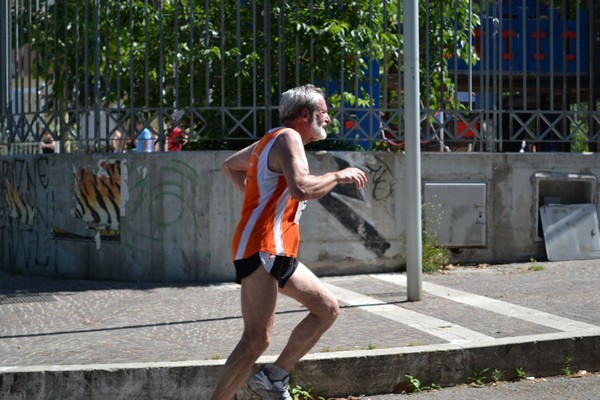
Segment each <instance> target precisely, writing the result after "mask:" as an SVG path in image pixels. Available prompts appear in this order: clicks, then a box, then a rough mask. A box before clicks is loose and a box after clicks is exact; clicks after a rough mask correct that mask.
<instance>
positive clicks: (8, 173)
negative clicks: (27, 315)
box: [0, 157, 56, 267]
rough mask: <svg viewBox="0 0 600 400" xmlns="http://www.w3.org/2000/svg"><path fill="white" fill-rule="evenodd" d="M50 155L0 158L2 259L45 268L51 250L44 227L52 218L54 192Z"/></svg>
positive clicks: (0, 238) (53, 216)
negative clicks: (50, 174) (50, 186)
mask: <svg viewBox="0 0 600 400" xmlns="http://www.w3.org/2000/svg"><path fill="white" fill-rule="evenodd" d="M54 163H55V159H54V158H51V157H40V158H36V159H31V158H27V157H24V158H3V159H1V160H0V243H4V244H5V245H6V250H7V251H6V252H5V253H3V254H2V260H6V261H8V262H9V263H11V264H16V263H17V260H19V263H22V264H24V265H26V266H27V267H29V266H31V265H37V266H42V267H47V266H49V265H50V252H51V249H49V247H48V243H47V233H46V232H47V230H46V229H49V228H50V226H51V223H52V221H53V219H54V218H55V213H56V209H55V201H54V200H55V193H54V191H53V190H51V189H50V188H49V174H48V171H49V170H50V169H51V168H53V167H54Z"/></svg>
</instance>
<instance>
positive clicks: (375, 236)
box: [319, 156, 393, 257]
mask: <svg viewBox="0 0 600 400" xmlns="http://www.w3.org/2000/svg"><path fill="white" fill-rule="evenodd" d="M333 158H334V160H335V162H336V163H337V166H338V169H343V168H347V167H349V166H351V165H350V163H349V162H348V161H346V160H344V159H342V158H340V157H336V156H333ZM368 170H369V171H370V174H369V175H370V177H369V179H373V178H374V179H373V193H371V196H372V198H373V199H375V200H378V201H381V200H384V199H386V198H388V197H390V196H392V195H393V186H392V185H391V184H392V182H393V181H392V180H391V179H390V178H391V170H390V168H389V167H387V165H385V163H383V161H381V160H378V162H377V164H376V165H373V166H368ZM386 176H387V178H386ZM366 197H367V196H366V195H365V194H364V193H363V191H362V190H360V191H359V190H356V188H355V187H354V186H353V185H338V186H336V187H335V188H334V189H333V190H332V191H331V192H329V193H328V194H326V195H325V196H323V197H321V198H320V199H319V203H320V204H321V205H322V206H323V207H324V208H325V210H327V212H328V213H329V214H330V215H331V216H333V217H334V218H335V219H337V220H338V221H339V222H340V223H341V224H342V225H343V226H344V227H345V228H346V229H348V230H349V231H350V232H352V233H353V234H354V235H355V236H356V237H357V238H358V239H359V241H360V242H361V243H362V244H363V245H364V246H365V248H366V249H367V250H370V251H372V252H373V253H375V254H376V255H377V256H379V257H381V256H383V255H385V252H386V251H387V250H388V249H389V248H390V246H391V244H390V243H389V242H388V241H387V240H386V239H385V238H384V237H383V236H382V235H381V234H380V233H379V232H378V230H377V228H376V227H375V225H374V224H373V223H371V222H369V221H367V220H366V219H365V218H363V217H361V215H360V214H359V213H358V212H356V211H355V210H354V209H353V207H352V206H351V205H350V204H348V202H347V201H346V199H355V200H359V201H366Z"/></svg>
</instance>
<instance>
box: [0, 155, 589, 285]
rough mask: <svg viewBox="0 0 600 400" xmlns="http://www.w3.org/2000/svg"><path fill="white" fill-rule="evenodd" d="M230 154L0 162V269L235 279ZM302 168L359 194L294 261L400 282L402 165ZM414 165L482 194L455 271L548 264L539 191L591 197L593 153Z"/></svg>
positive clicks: (336, 200)
mask: <svg viewBox="0 0 600 400" xmlns="http://www.w3.org/2000/svg"><path fill="white" fill-rule="evenodd" d="M229 154H230V152H225V151H223V152H179V153H156V154H133V153H131V154H129V153H128V154H122V155H112V154H110V155H107V154H60V155H28V156H10V157H9V156H4V157H2V158H0V269H2V270H5V271H11V272H22V273H26V274H38V275H50V276H61V277H71V278H81V279H113V280H123V281H138V280H140V281H228V280H232V279H233V276H234V274H233V267H232V264H231V261H230V255H229V247H230V239H231V236H232V233H233V230H234V228H235V225H236V223H237V219H238V216H239V210H240V205H241V201H242V196H241V194H239V193H237V192H236V191H235V190H234V189H233V188H232V186H231V185H230V184H229V183H228V182H227V181H226V179H225V177H224V175H223V174H222V172H221V171H220V164H221V162H222V161H223V160H224V159H225V158H226V157H227V156H228V155H229ZM308 160H309V164H310V166H311V170H312V172H313V173H316V174H319V173H323V172H326V171H330V170H333V169H338V168H340V167H344V166H346V165H352V166H357V167H359V168H362V169H364V170H365V171H367V173H368V178H369V183H368V185H367V186H366V187H365V188H364V189H363V190H361V191H357V190H356V189H354V188H353V187H351V186H338V187H337V188H336V189H335V190H334V191H333V192H332V193H330V194H329V195H327V196H325V197H324V198H322V199H319V200H316V201H312V202H310V203H309V205H308V207H307V208H306V210H305V212H304V214H303V217H302V221H301V223H300V226H301V234H302V245H301V249H300V259H301V260H302V261H303V262H304V263H305V264H307V265H309V266H310V267H311V268H312V269H313V270H314V271H315V272H316V273H317V274H321V275H324V274H355V273H371V272H383V271H396V270H400V269H402V268H403V267H404V263H405V261H404V253H405V238H406V213H407V210H406V209H405V206H406V204H407V202H406V194H407V192H408V191H409V190H411V188H408V187H406V184H405V182H406V179H405V169H406V158H405V157H404V156H403V155H398V154H390V153H369V152H364V153H363V152H356V153H354V152H318V153H309V154H308ZM421 161H422V178H423V184H426V183H431V182H453V183H485V184H486V186H485V187H486V189H485V198H486V205H485V208H484V212H485V214H484V217H485V218H484V219H485V221H484V222H485V226H484V229H483V232H484V235H485V240H484V245H482V246H479V247H464V246H456V248H455V249H453V253H452V254H453V260H452V261H453V262H459V263H462V264H465V263H472V262H487V263H499V262H502V263H504V262H514V261H528V260H529V259H530V258H535V259H538V260H543V259H545V257H546V252H545V248H544V242H543V240H542V239H541V238H540V237H539V235H538V231H537V209H538V206H539V203H540V199H539V192H540V187H542V189H541V190H542V191H544V192H545V193H544V195H553V194H554V193H552V191H554V190H555V191H557V192H558V195H562V196H561V197H563V198H565V197H569V196H570V198H569V199H567V201H569V202H581V201H582V200H581V199H580V198H578V196H579V195H577V194H575V195H570V194H569V193H571V192H573V190H574V191H575V192H579V191H580V189H581V191H582V192H586V191H587V193H584V194H581V196H579V197H583V198H587V197H590V198H591V199H592V200H593V201H594V202H595V199H596V198H597V185H596V184H595V182H596V177H597V176H599V174H600V156H599V155H597V154H584V155H582V154H560V153H530V154H518V153H516V154H479V153H442V154H440V153H424V154H423V155H422V160H421ZM569 174H571V175H569ZM581 176H584V178H583V180H582V181H583V182H584V184H583V186H581V187H580V186H578V182H579V180H580V178H581ZM590 181H592V182H593V185H591V186H590V185H588V183H589V182H590ZM540 182H542V183H541V184H540ZM547 182H550V184H549V185H547V184H546V183H547ZM573 182H575V184H574V185H575V186H569V185H571V183H573ZM590 187H591V188H592V189H589V188H590ZM573 188H574V189H573ZM571 189H573V190H571ZM427 213H428V211H427V210H426V209H425V210H424V216H426V215H425V214H427ZM479 228H481V227H479Z"/></svg>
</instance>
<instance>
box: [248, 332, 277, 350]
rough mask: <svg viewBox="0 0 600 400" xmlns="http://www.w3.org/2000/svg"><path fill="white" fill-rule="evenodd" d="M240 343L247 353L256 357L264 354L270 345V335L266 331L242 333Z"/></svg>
mask: <svg viewBox="0 0 600 400" xmlns="http://www.w3.org/2000/svg"><path fill="white" fill-rule="evenodd" d="M242 341H243V342H244V347H245V348H246V350H247V351H251V352H253V353H256V354H258V355H261V354H262V353H264V352H265V351H266V350H267V349H268V348H269V345H270V344H271V334H270V333H269V332H266V331H259V332H250V331H244V334H243V335H242Z"/></svg>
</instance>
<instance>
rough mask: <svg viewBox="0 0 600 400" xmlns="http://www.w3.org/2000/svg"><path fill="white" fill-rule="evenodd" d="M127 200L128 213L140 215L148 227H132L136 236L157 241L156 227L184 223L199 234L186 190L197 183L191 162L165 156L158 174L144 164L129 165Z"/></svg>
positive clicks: (193, 209) (194, 186) (188, 190)
mask: <svg viewBox="0 0 600 400" xmlns="http://www.w3.org/2000/svg"><path fill="white" fill-rule="evenodd" d="M132 169H135V170H136V174H132V176H131V179H132V182H131V184H130V187H131V203H130V204H129V206H128V208H129V215H130V216H131V217H133V218H136V217H137V218H140V217H141V218H144V219H145V220H146V221H147V222H149V223H150V225H151V226H152V227H155V228H158V229H154V230H152V231H145V230H144V227H142V226H140V227H136V226H132V227H131V229H132V230H133V231H134V232H135V234H136V236H138V237H142V238H146V239H150V240H151V241H154V242H156V241H159V237H160V234H161V232H160V231H159V229H165V228H174V227H176V226H177V225H178V224H181V223H184V224H186V225H189V226H190V227H192V228H193V230H194V232H195V234H196V235H197V236H198V237H201V236H202V234H201V229H200V221H199V216H198V211H197V210H196V208H195V207H194V201H193V199H192V198H191V197H192V196H193V195H192V194H191V191H190V189H192V188H197V187H199V186H200V180H201V177H200V174H199V173H198V171H197V170H196V168H194V166H193V165H191V164H189V163H187V162H185V161H184V160H183V159H180V158H172V159H167V160H166V162H165V165H164V166H163V167H162V168H161V169H160V174H156V175H153V176H151V175H150V173H149V172H148V168H147V166H146V165H139V166H135V167H132Z"/></svg>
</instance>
